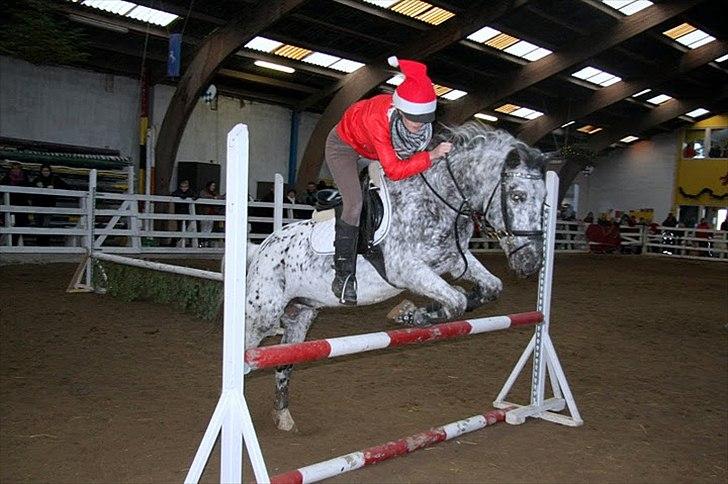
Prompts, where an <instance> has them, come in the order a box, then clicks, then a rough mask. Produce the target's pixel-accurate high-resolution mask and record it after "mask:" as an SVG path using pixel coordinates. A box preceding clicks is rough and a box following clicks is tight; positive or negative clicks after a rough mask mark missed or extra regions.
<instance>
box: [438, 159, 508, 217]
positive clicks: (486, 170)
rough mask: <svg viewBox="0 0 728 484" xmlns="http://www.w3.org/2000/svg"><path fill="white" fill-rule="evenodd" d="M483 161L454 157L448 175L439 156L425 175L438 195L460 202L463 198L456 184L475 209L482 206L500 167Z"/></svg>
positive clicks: (456, 203)
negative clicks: (454, 159) (455, 158)
mask: <svg viewBox="0 0 728 484" xmlns="http://www.w3.org/2000/svg"><path fill="white" fill-rule="evenodd" d="M485 161H486V160H484V162H483V163H472V162H469V161H468V160H457V161H455V162H453V163H451V165H450V168H451V170H452V176H451V175H450V173H449V172H448V169H447V164H446V163H445V160H440V161H439V162H438V163H436V164H435V165H434V166H433V167H432V168H431V169H430V170H428V171H427V172H426V173H425V176H426V177H427V179H428V181H429V182H430V184H431V185H432V186H433V188H435V190H437V192H438V193H439V194H440V196H442V197H443V198H444V199H445V200H447V201H448V203H450V204H451V205H455V206H459V204H460V203H461V202H462V196H461V195H460V191H459V190H458V187H459V188H460V190H462V193H463V195H465V197H466V198H467V199H468V202H469V203H470V206H471V207H472V208H473V209H474V210H481V209H482V208H483V205H484V204H485V202H486V200H487V198H488V197H489V196H490V194H491V193H492V191H493V190H494V189H495V187H496V184H497V183H498V181H499V179H500V167H499V166H496V164H495V163H491V162H485ZM455 183H457V186H456V185H455ZM433 196H434V194H433Z"/></svg>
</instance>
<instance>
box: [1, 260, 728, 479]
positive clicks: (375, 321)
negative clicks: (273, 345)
mask: <svg viewBox="0 0 728 484" xmlns="http://www.w3.org/2000/svg"><path fill="white" fill-rule="evenodd" d="M486 262H487V265H488V266H489V267H492V268H493V270H494V272H495V273H496V274H498V275H500V276H502V277H503V278H504V282H505V291H504V293H503V296H502V299H501V301H500V302H499V303H497V304H495V305H493V306H491V307H488V308H487V309H486V310H482V311H479V312H478V315H486V314H490V315H498V314H505V313H509V312H517V311H523V310H529V309H531V308H533V306H534V298H535V288H536V282H535V280H526V281H523V280H518V279H516V278H515V277H513V276H510V275H508V274H507V273H506V270H505V264H504V262H505V261H504V259H503V257H502V256H491V257H488V258H487V259H486ZM0 270H1V271H2V277H1V278H0V289H1V290H2V296H3V297H2V302H1V303H0V311H1V312H0V319H1V320H2V322H1V326H0V327H1V331H2V334H1V338H0V385H1V386H0V419H1V420H0V426H1V428H0V481H2V482H6V483H10V482H27V481H32V482H181V481H182V479H183V478H184V476H185V473H186V470H187V466H188V465H189V463H190V462H191V459H192V456H193V454H194V452H195V450H196V448H197V445H198V444H199V441H200V438H201V436H202V432H203V430H204V428H205V425H206V424H207V422H208V419H209V417H210V413H211V412H212V409H213V407H214V405H215V403H216V401H217V398H218V394H219V389H220V371H221V367H220V351H221V336H222V333H221V331H220V330H219V328H217V327H215V326H214V325H212V324H210V323H203V322H200V321H198V320H195V319H194V318H192V317H191V316H188V315H185V314H182V313H179V312H177V311H175V310H170V309H169V308H167V307H163V306H160V305H155V304H150V303H144V302H137V303H122V302H120V301H118V300H114V299H112V298H110V297H107V296H99V295H95V294H72V295H69V294H66V293H65V292H64V290H65V288H66V285H67V284H68V281H69V279H70V277H71V275H72V273H73V270H74V266H73V265H71V264H48V265H34V266H30V265H25V266H22V265H20V266H6V267H2V268H1V269H0ZM727 276H728V265H726V264H722V263H714V264H709V263H700V262H689V261H680V260H657V259H653V258H647V257H629V256H622V257H619V256H599V257H597V256H586V255H584V256H581V255H578V256H562V257H558V258H557V261H556V270H555V289H554V302H553V323H552V334H553V338H554V342H555V344H556V348H557V350H558V351H559V353H560V357H561V360H562V363H563V364H564V367H565V369H566V373H567V376H568V377H569V379H570V382H571V386H572V389H573V391H574V394H575V396H576V399H577V402H578V404H579V407H580V410H581V413H582V416H583V418H584V420H585V425H584V426H583V427H580V428H567V427H561V426H558V425H555V424H551V423H548V422H542V421H529V422H528V423H527V424H525V425H523V426H521V427H511V426H508V425H506V424H501V425H497V426H495V427H492V428H487V429H485V430H482V431H479V432H476V433H472V434H468V435H465V436H463V437H462V438H459V439H457V440H454V441H451V442H448V443H443V444H439V445H438V446H435V447H433V448H431V449H427V450H423V451H419V452H417V453H415V454H412V455H409V456H407V457H404V458H399V459H394V460H392V461H388V462H385V463H382V464H379V465H376V466H373V467H369V468H366V469H364V470H360V471H356V472H354V473H349V474H345V475H343V476H340V477H338V478H337V479H333V480H332V482H393V483H399V482H422V483H425V482H427V483H432V482H438V483H440V482H442V483H445V482H447V483H462V482H587V481H588V482H607V481H609V482H658V481H659V482H686V481H687V482H721V483H724V482H726V481H727V480H728V470H727V469H728V410H727V407H726V402H727V401H728V344H727V343H728V328H727V327H726V323H727V319H728V301H727V298H726V294H728V277H727ZM396 302H397V301H393V302H388V303H385V304H380V305H378V306H374V307H371V308H368V309H367V310H361V309H350V310H336V311H334V310H327V311H324V312H323V313H322V315H321V316H320V318H319V320H318V322H317V324H315V325H314V328H313V330H312V332H311V335H310V336H311V337H314V338H317V337H324V336H338V335H346V334H353V333H361V332H370V331H375V330H380V329H383V328H391V327H394V325H393V324H392V323H391V322H386V321H385V314H386V313H387V311H388V310H389V309H390V308H391V307H392V306H393V304H394V303H396ZM530 335H531V331H530V330H528V329H522V330H515V331H512V332H510V333H508V332H500V333H493V334H489V335H480V336H475V337H472V338H468V339H462V340H457V341H451V342H444V343H436V344H431V345H424V346H417V347H409V348H401V349H399V350H395V351H391V350H390V351H386V352H385V351H381V352H376V353H374V354H365V355H358V356H354V357H347V358H342V359H338V360H335V361H330V362H319V363H315V364H309V365H305V366H302V367H300V368H299V369H298V370H297V371H295V372H294V376H293V383H292V396H291V399H292V404H291V405H292V406H291V409H292V414H293V417H294V418H295V419H296V422H297V424H298V427H299V432H298V433H294V434H286V433H282V432H280V431H277V430H276V429H275V427H274V425H273V422H272V419H271V418H270V411H271V408H272V401H273V394H274V382H273V376H272V372H271V371H265V372H261V373H260V374H255V375H254V376H253V377H252V378H250V380H249V381H248V383H247V384H246V385H247V396H248V399H249V403H250V407H251V411H252V413H253V419H254V421H255V423H256V426H257V432H258V436H259V438H260V441H261V444H262V448H263V453H264V456H265V457H266V459H267V461H268V463H269V470H270V472H271V473H277V472H281V471H285V470H289V469H291V468H294V467H298V466H301V465H305V464H309V463H313V462H316V461H319V460H323V459H326V458H330V457H333V456H336V455H340V454H344V453H347V452H350V451H355V450H359V449H360V448H363V447H367V446H370V445H375V444H380V443H383V442H385V441H387V440H390V439H394V438H399V437H403V436H405V435H409V434H412V433H415V432H418V431H421V430H424V429H426V428H428V427H430V426H434V425H440V424H444V423H448V422H452V421H454V420H458V419H461V418H464V417H468V416H471V415H474V414H477V413H480V412H483V411H485V410H487V409H489V408H490V402H491V401H492V399H493V398H494V397H495V395H496V393H497V392H498V390H499V389H500V387H501V385H502V383H503V381H504V379H505V378H506V376H507V375H508V373H509V371H510V369H511V368H512V366H513V364H514V362H515V360H516V359H517V358H518V356H519V355H520V353H521V351H522V348H523V346H524V345H525V344H526V343H527V341H528V338H529V337H530ZM527 383H528V382H527V381H524V382H523V384H522V385H521V386H520V387H518V392H517V396H519V395H520V397H521V399H525V395H526V384H527ZM517 399H518V398H517ZM215 454H216V455H215V457H214V458H213V459H212V460H211V461H210V465H209V466H208V470H207V472H206V474H205V476H204V479H203V480H204V481H205V482H216V481H217V480H218V467H219V463H218V460H217V453H215ZM246 472H247V474H246V478H247V479H248V480H252V473H251V472H250V468H249V467H246Z"/></svg>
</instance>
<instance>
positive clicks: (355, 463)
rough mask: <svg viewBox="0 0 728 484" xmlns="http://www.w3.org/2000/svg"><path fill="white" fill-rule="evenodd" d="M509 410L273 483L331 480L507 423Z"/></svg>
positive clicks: (289, 474)
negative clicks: (439, 443) (505, 421)
mask: <svg viewBox="0 0 728 484" xmlns="http://www.w3.org/2000/svg"><path fill="white" fill-rule="evenodd" d="M506 412H507V410H492V411H490V412H487V413H485V414H482V415H476V416H474V417H470V418H466V419H464V420H458V421H457V422H453V423H450V424H447V425H443V426H441V427H435V428H432V429H430V430H426V431H424V432H420V433H418V434H415V435H411V436H409V437H405V438H403V439H399V440H393V441H391V442H387V443H386V444H382V445H378V446H375V447H370V448H368V449H364V450H361V451H359V452H352V453H351V454H346V455H342V456H340V457H334V458H333V459H330V460H326V461H323V462H319V463H316V464H312V465H310V466H306V467H301V468H300V469H296V470H293V471H289V472H286V473H284V474H278V475H275V476H271V479H270V482H271V484H306V483H309V482H317V481H321V480H323V479H328V478H329V477H333V476H338V475H340V474H343V473H345V472H349V471H353V470H355V469H360V468H362V467H364V466H368V465H372V464H376V463H378V462H382V461H385V460H387V459H391V458H392V457H398V456H400V455H405V454H409V453H410V452H414V451H415V450H419V449H422V448H425V447H429V446H430V445H432V444H436V443H438V442H443V441H445V440H450V439H453V438H455V437H458V436H460V435H463V434H466V433H469V432H473V431H475V430H480V429H482V428H484V427H487V426H489V425H494V424H496V423H498V422H503V421H504V420H505V417H506Z"/></svg>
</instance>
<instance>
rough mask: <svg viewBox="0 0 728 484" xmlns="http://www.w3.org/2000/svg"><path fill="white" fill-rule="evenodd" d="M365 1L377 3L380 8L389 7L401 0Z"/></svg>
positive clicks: (365, 0) (366, 0)
mask: <svg viewBox="0 0 728 484" xmlns="http://www.w3.org/2000/svg"><path fill="white" fill-rule="evenodd" d="M364 2H366V3H371V4H372V5H376V6H377V7H380V8H389V7H391V6H392V5H394V4H395V3H397V2H399V0H364Z"/></svg>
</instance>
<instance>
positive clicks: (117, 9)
mask: <svg viewBox="0 0 728 484" xmlns="http://www.w3.org/2000/svg"><path fill="white" fill-rule="evenodd" d="M81 5H85V6H87V7H93V8H97V9H99V10H103V11H104V12H109V13H113V14H115V15H126V14H127V13H129V12H131V9H133V8H134V7H136V4H135V3H131V2H124V1H122V0H85V1H83V2H81Z"/></svg>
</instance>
